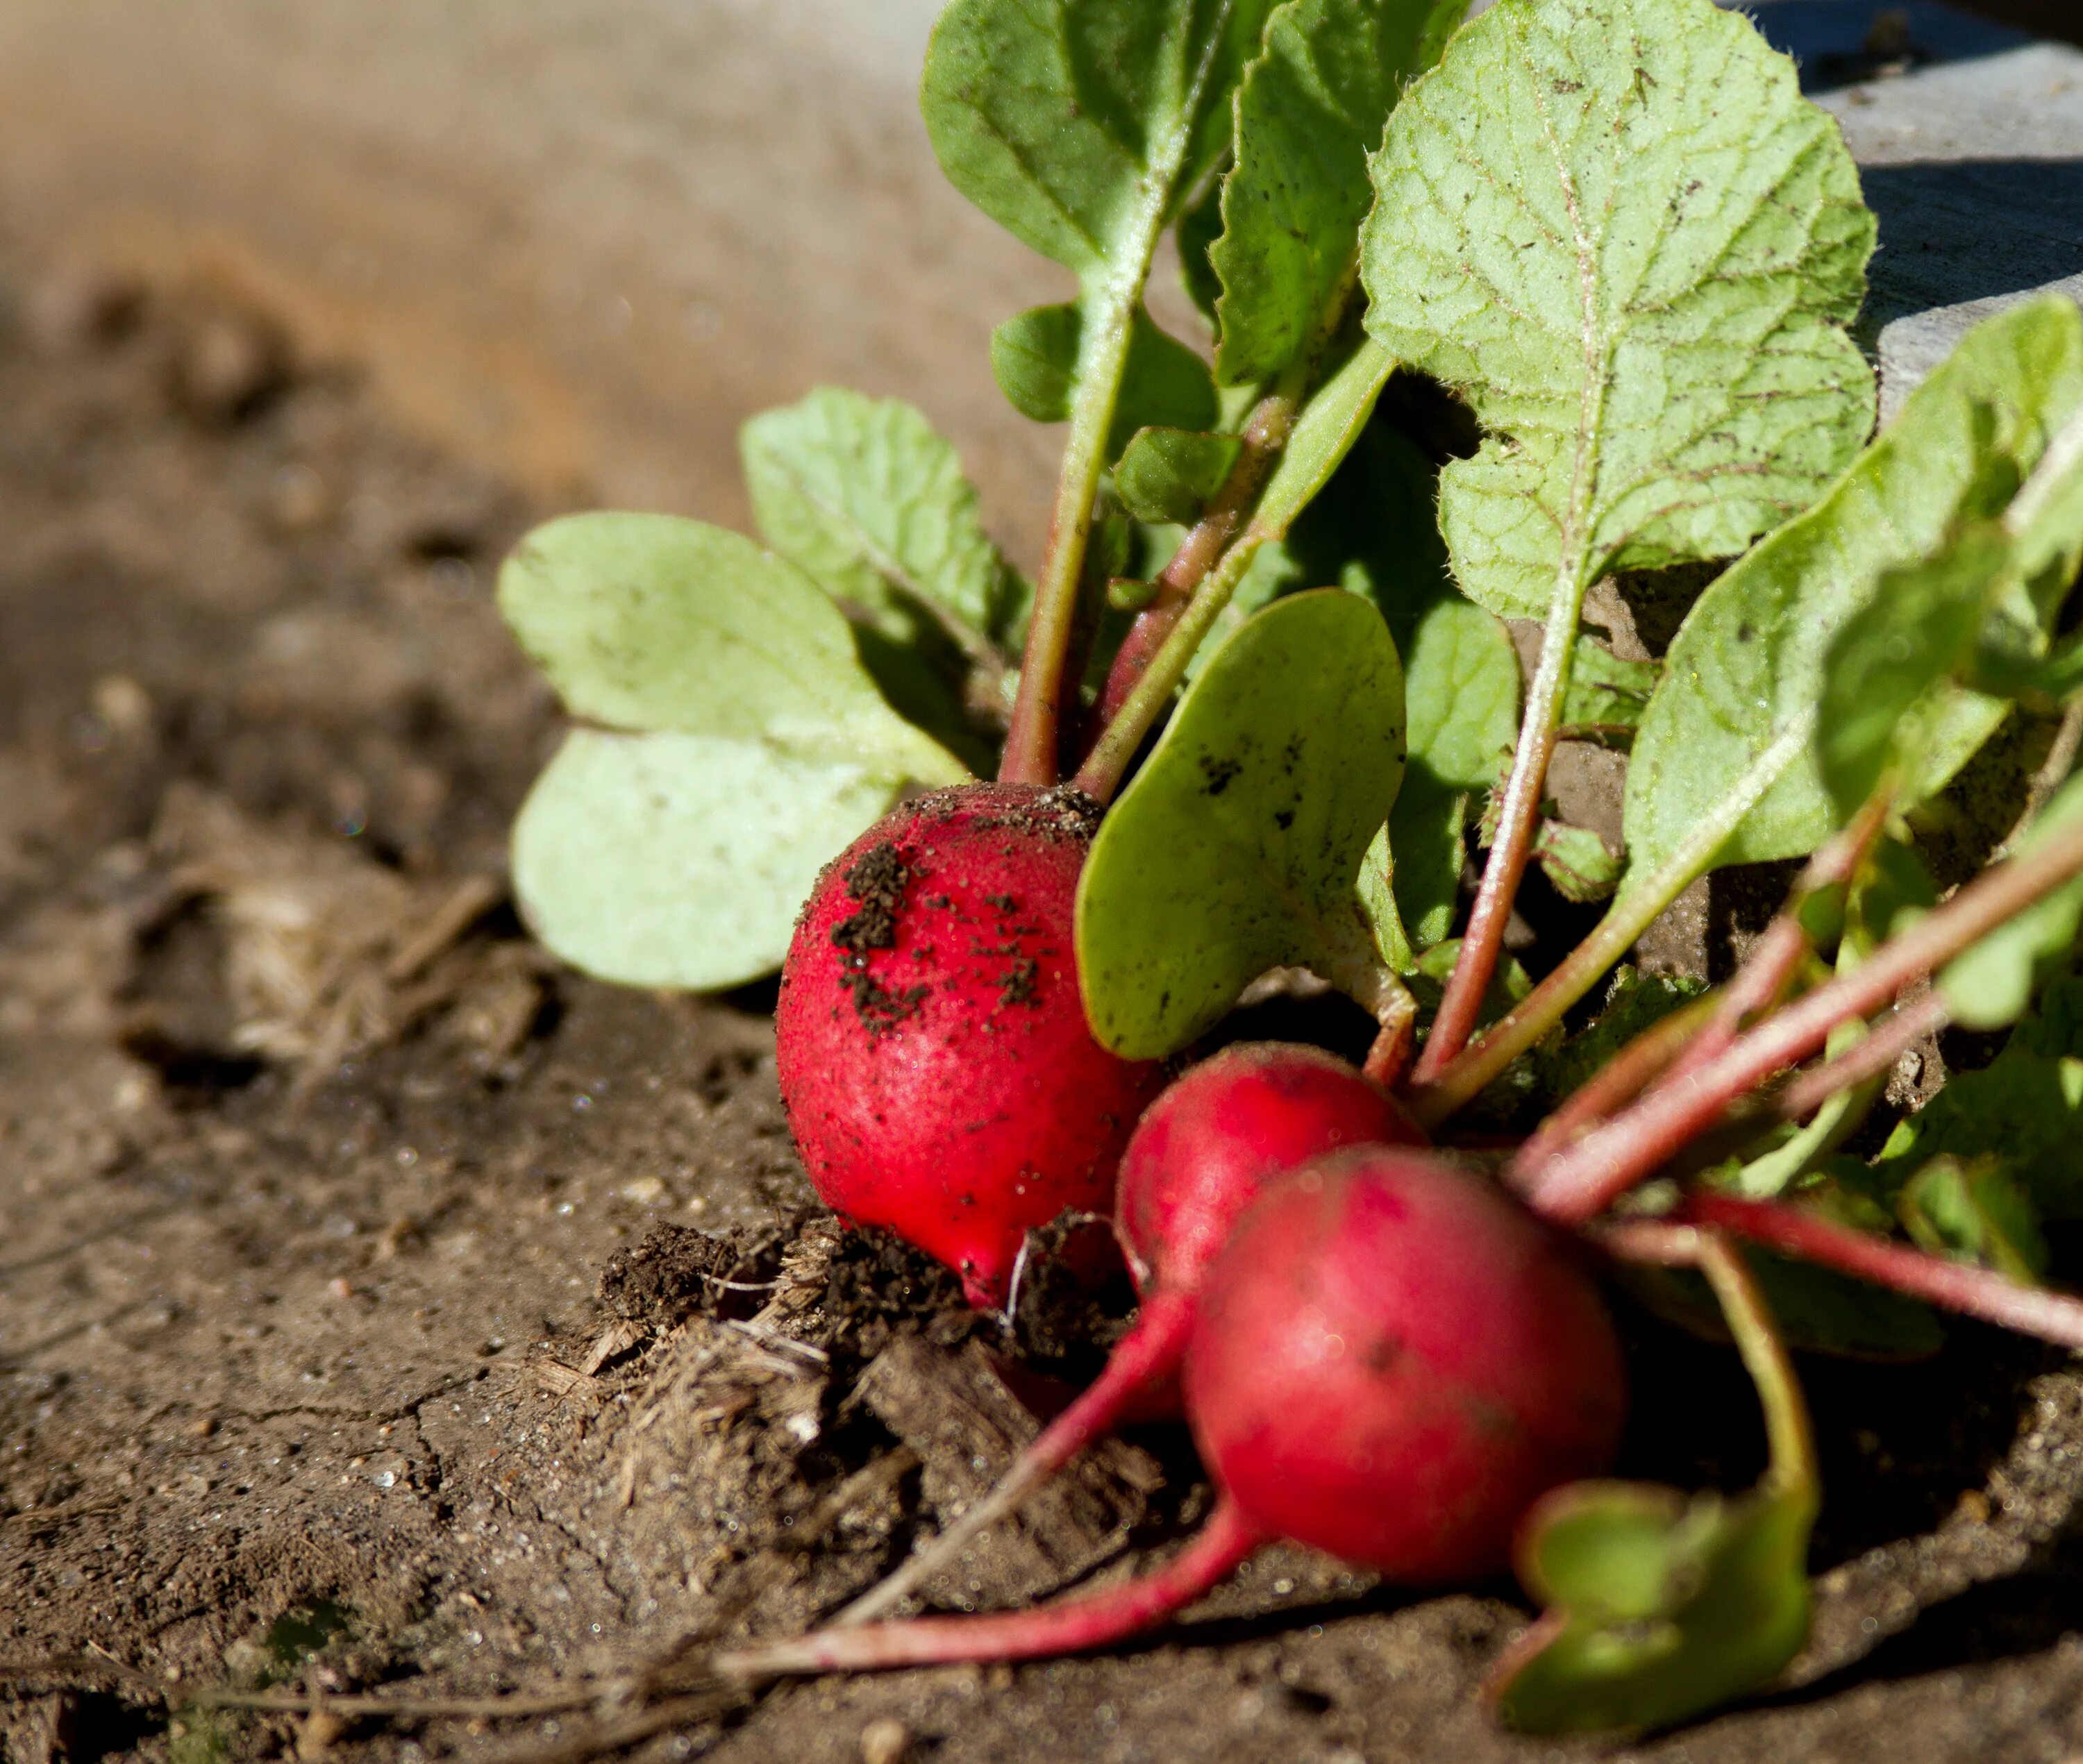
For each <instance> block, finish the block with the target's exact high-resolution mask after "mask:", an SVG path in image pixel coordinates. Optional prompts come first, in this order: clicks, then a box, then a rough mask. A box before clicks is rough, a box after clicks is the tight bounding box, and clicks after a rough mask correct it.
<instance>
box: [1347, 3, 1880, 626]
mask: <svg viewBox="0 0 2083 1764" xmlns="http://www.w3.org/2000/svg"><path fill="white" fill-rule="evenodd" d="M1373 171H1374V181H1375V188H1376V190H1377V192H1379V200H1378V202H1377V203H1376V205H1375V209H1374V212H1373V213H1372V215H1371V217H1370V218H1369V220H1368V222H1367V227H1366V230H1365V233H1364V236H1363V251H1362V260H1363V265H1364V275H1365V280H1366V285H1367V297H1368V301H1369V306H1368V310H1367V327H1368V330H1369V331H1370V332H1371V334H1372V335H1374V337H1375V339H1376V340H1378V341H1379V342H1380V344H1382V346H1383V347H1384V348H1385V349H1387V350H1388V352H1389V353H1390V354H1391V355H1392V356H1395V357H1396V358H1398V359H1399V360H1401V361H1407V362H1409V363H1411V364H1413V365H1416V366H1418V367H1420V368H1422V369H1425V370H1426V372H1428V373H1431V374H1433V375H1434V376H1435V377H1436V378H1439V379H1441V380H1443V381H1445V382H1447V384H1449V385H1451V386H1456V387H1460V388H1462V389H1464V391H1465V393H1466V395H1467V396H1468V399H1470V401H1471V403H1472V404H1473V406H1474V408H1475V411H1476V413H1477V416H1478V417H1479V419H1480V420H1481V422H1482V424H1483V427H1484V428H1485V431H1486V432H1487V433H1486V439H1485V441H1484V444H1483V446H1482V449H1481V452H1480V453H1478V454H1477V456H1476V457H1475V458H1472V459H1468V460H1461V461H1456V462H1454V463H1453V464H1451V465H1450V466H1448V467H1447V471H1446V473H1445V475H1444V477H1443V482H1442V496H1441V515H1442V524H1443V529H1444V530H1445V533H1446V537H1447V545H1448V547H1449V549H1450V551H1451V553H1452V555H1453V559H1454V568H1455V572H1456V575H1457V576H1459V578H1460V582H1461V584H1462V586H1463V588H1464V589H1466V590H1467V592H1468V595H1469V596H1470V597H1471V598H1472V599H1473V600H1475V601H1477V602H1478V603H1479V604H1481V605H1482V606H1487V607H1489V609H1490V610H1492V611H1494V612H1496V613H1498V614H1502V615H1504V616H1507V617H1518V618H1544V617H1545V616H1546V615H1547V614H1548V613H1549V609H1550V606H1551V604H1553V602H1555V601H1556V600H1557V597H1558V595H1560V594H1564V593H1581V592H1582V584H1586V583H1588V582H1589V581H1590V580H1592V579H1593V578H1594V577H1595V576H1596V575H1597V574H1599V572H1602V571H1603V570H1606V569H1609V568H1649V567H1655V566H1659V565H1663V564H1667V563H1675V562H1679V561H1682V560H1684V559H1698V558H1715V557H1726V556H1730V555H1734V553H1736V552H1738V551H1741V550H1742V549H1743V547H1744V546H1745V545H1746V544H1747V543H1748V542H1749V541H1750V540H1751V538H1753V537H1755V536H1756V534H1759V533H1761V532H1764V531H1766V530H1769V529H1770V528H1772V527H1773V526H1775V525H1777V524H1778V523H1780V522H1781V521H1784V520H1785V519H1786V518H1787V517H1789V515H1792V514H1794V513H1798V512H1799V511H1800V510H1801V509H1804V508H1806V506H1807V505H1808V504H1810V502H1812V501H1813V500H1815V497H1816V496H1818V495H1819V493H1820V492H1821V491H1822V490H1823V487H1824V486H1826V485H1827V483H1829V481H1830V480H1831V479H1832V478H1833V477H1834V476H1835V475H1836V474H1837V472H1838V471H1840V470H1841V469H1842V468H1843V466H1844V464H1845V463H1846V462H1847V461H1849V459H1850V458H1851V457H1852V455H1853V454H1854V453H1855V452H1856V451H1857V449H1858V446H1859V445H1860V443H1861V441H1864V440H1865V437H1866V434H1867V433H1868V431H1869V430H1870V428H1871V426H1872V420H1873V409H1874V386H1873V377H1872V374H1871V372H1870V370H1869V369H1868V368H1867V366H1866V365H1865V361H1864V360H1863V358H1862V357H1861V355H1860V353H1859V351H1858V349H1857V347H1856V346H1855V345H1854V344H1853V342H1852V341H1851V340H1850V339H1849V337H1848V336H1847V335H1845V332H1844V326H1845V325H1847V324H1848V323H1849V322H1850V321H1851V319H1853V316H1854V315H1855V314H1857V310H1858V307H1859V303H1860V301H1861V298H1862V296H1863V294H1864V292H1865V262H1866V259H1867V257H1868V255H1870V252H1871V251H1872V249H1873V243H1874V220H1873V217H1872V215H1871V214H1870V213H1869V212H1868V210H1867V209H1866V208H1865V204H1864V203H1863V201H1862V200H1861V198H1860V194H1859V185H1858V177H1857V171H1855V170H1854V168H1853V163H1852V158H1851V155H1850V154H1849V152H1848V151H1847V150H1845V147H1844V142H1843V141H1842V139H1841V138H1840V136H1839V134H1838V132H1837V126H1836V123H1835V122H1834V121H1833V120H1832V119H1831V118H1830V117H1829V116H1827V115H1826V114H1825V113H1823V112H1822V111H1820V110H1819V109H1818V108H1815V106H1814V105H1812V104H1810V103H1808V102H1807V101H1806V99H1803V98H1802V96H1801V94H1800V91H1799V88H1798V83H1797V81H1796V78H1795V74H1794V65H1793V63H1792V62H1791V61H1789V60H1788V59H1787V58H1786V57H1784V56H1781V55H1779V54H1777V53H1775V52H1773V51H1772V49H1769V48H1768V47H1767V45H1766V44H1765V43H1764V40H1763V39H1762V38H1761V37H1760V36H1759V35H1758V33H1757V32H1756V28H1755V27H1753V26H1752V25H1751V23H1750V21H1749V20H1748V19H1745V18H1743V16H1742V15H1739V14H1738V13H1734V12H1730V11H1722V9H1720V8H1719V7H1718V6H1714V5H1713V3H1712V0H1529V3H1520V4H1508V5H1503V6H1494V7H1493V8H1492V9H1491V10H1490V11H1488V12H1486V13H1485V14H1484V15H1483V16H1482V17H1481V18H1480V19H1477V20H1475V21H1474V22H1473V23H1471V24H1469V25H1468V26H1467V27H1465V28H1464V30H1462V31H1461V32H1460V34H1459V35H1458V36H1456V37H1455V39H1454V40H1453V43H1452V44H1451V47H1450V48H1449V49H1448V51H1447V53H1446V55H1445V56H1444V57H1443V58H1442V60H1441V61H1440V63H1439V66H1438V67H1437V68H1436V69H1434V71H1433V72H1432V73H1431V74H1429V75H1428V76H1426V78H1424V79H1423V80H1422V81H1421V82H1419V83H1418V85H1417V86H1415V87H1413V88H1412V90H1411V91H1410V92H1409V95H1408V96H1406V97H1405V99H1404V101H1403V103H1401V104H1400V105H1399V106H1397V108H1396V111H1395V112H1394V113H1393V114H1392V116H1391V118H1390V121H1389V126H1388V136H1387V139H1386V141H1385V142H1384V146H1383V149H1382V151H1381V153H1380V154H1379V155H1378V156H1377V158H1375V161H1374V164H1373Z"/></svg>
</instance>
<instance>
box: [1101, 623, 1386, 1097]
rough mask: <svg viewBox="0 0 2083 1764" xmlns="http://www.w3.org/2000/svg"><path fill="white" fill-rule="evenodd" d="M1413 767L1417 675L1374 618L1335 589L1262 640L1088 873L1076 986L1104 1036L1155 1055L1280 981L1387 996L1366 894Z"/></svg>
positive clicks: (1215, 688)
mask: <svg viewBox="0 0 2083 1764" xmlns="http://www.w3.org/2000/svg"><path fill="white" fill-rule="evenodd" d="M1402 770H1403V676H1402V670H1401V667H1400V666H1399V665H1398V664H1397V660H1396V646H1395V644H1393V643H1392V641H1391V640H1390V639H1389V635H1388V629H1387V627H1385V626H1384V624H1383V623H1382V622H1381V619H1380V616H1379V615H1378V614H1376V613H1375V610H1374V609H1373V608H1372V607H1371V606H1368V605H1367V603H1366V602H1365V601H1362V600H1360V599H1359V598H1358V597H1356V596H1354V595H1351V594H1347V593H1343V592H1341V591H1339V590H1336V589H1329V590H1320V591H1317V592H1316V593H1306V594H1297V595H1294V596H1291V597H1288V598H1287V599H1285V600H1282V601H1276V602H1275V603H1274V605H1273V606H1270V607H1268V608H1267V609H1266V610H1265V611H1264V612H1262V613H1261V614H1258V616H1257V618H1253V620H1252V621H1251V622H1249V624H1247V625H1245V626H1244V628H1243V629H1242V630H1241V631H1239V632H1238V633H1237V634H1236V635H1235V636H1233V637H1232V638H1231V639H1229V641H1228V642H1227V643H1226V644H1223V647H1222V648H1220V649H1219V650H1218V651H1217V652H1215V656H1214V658H1213V659H1212V660H1211V661H1210V663H1209V665H1207V666H1206V668H1205V669H1203V670H1202V673H1201V675H1200V677H1199V678H1198V680H1196V681H1195V682H1194V686H1192V688H1191V689H1190V690H1189V691H1188V692H1187V694H1186V695H1185V698H1184V699H1183V700H1182V701H1181V703H1180V706H1179V708H1178V710H1177V711H1176V712H1175V713H1174V715H1173V716H1172V721H1171V723H1170V724H1169V725H1168V727H1167V728H1166V729H1165V732H1164V736H1162V737H1161V738H1160V741H1159V742H1158V745H1157V746H1156V749H1154V750H1153V751H1152V753H1151V756H1150V758H1149V759H1148V760H1147V762H1145V763H1144V765H1143V769H1142V770H1141V771H1140V772H1139V773H1138V774H1136V777H1135V779H1134V783H1131V784H1130V786H1129V787H1128V789H1127V790H1126V791H1124V792H1123V793H1122V797H1121V800H1119V801H1118V802H1117V803H1116V804H1114V806H1113V810H1112V812H1109V815H1108V816H1107V817H1106V819H1105V821H1104V822H1102V823H1101V827H1100V833H1099V837H1098V838H1097V839H1096V840H1095V841H1094V842H1093V845H1092V855H1091V856H1090V857H1089V858H1088V859H1087V860H1086V863H1085V870H1084V876H1083V877H1082V879H1081V880H1080V884H1079V888H1078V909H1077V935H1078V973H1079V978H1080V984H1081V985H1082V986H1083V987H1084V998H1085V1011H1086V1015H1088V1017H1089V1018H1090V1019H1091V1021H1092V1032H1093V1033H1094V1034H1095V1035H1096V1036H1098V1038H1099V1039H1100V1040H1101V1042H1102V1043H1103V1044H1105V1045H1106V1046H1107V1047H1109V1048H1112V1049H1113V1050H1114V1051H1115V1052H1117V1053H1122V1054H1124V1055H1126V1056H1127V1057H1130V1058H1136V1059H1143V1058H1157V1057H1163V1056H1164V1055H1167V1054H1170V1053H1176V1052H1177V1050H1178V1049H1181V1048H1182V1047H1184V1046H1185V1045H1186V1044H1187V1043H1188V1042H1189V1041H1191V1040H1193V1039H1194V1037H1195V1036H1198V1035H1199V1034H1201V1033H1202V1032H1203V1031H1205V1030H1206V1029H1207V1028H1211V1026H1212V1025H1213V1024H1214V1023H1216V1022H1217V1021H1218V1020H1219V1019H1220V1018H1221V1017H1222V1015H1223V1013H1224V1012H1225V1011H1227V1010H1228V1009H1229V1007H1230V1006H1232V1004H1233V1003H1235V1002H1236V997H1237V994H1239V993H1240V992H1241V991H1242V990H1244V987H1245V986H1246V985H1249V983H1250V982H1251V981H1253V980H1255V979H1257V977H1258V976H1259V975H1261V973H1265V971H1266V969H1270V968H1276V967H1282V966H1291V965H1296V966H1304V967H1309V968H1312V969H1315V970H1316V972H1317V973H1320V974H1322V975H1323V976H1324V977H1325V978H1327V979H1329V980H1331V981H1333V983H1334V984H1337V985H1343V986H1346V987H1347V989H1348V990H1354V991H1355V992H1356V993H1362V992H1364V991H1366V990H1368V988H1370V987H1371V986H1373V985H1375V984H1376V982H1375V981H1374V980H1373V979H1372V978H1371V977H1370V970H1371V954H1370V952H1369V951H1368V948H1367V936H1366V933H1365V931H1364V929H1363V926H1362V925H1361V922H1360V918H1359V912H1358V905H1357V903H1356V901H1355V900H1354V882H1355V880H1356V878H1357V877H1358V874H1359V868H1360V860H1361V858H1362V856H1363V854H1364V853H1365V851H1366V850H1367V844H1368V842H1369V841H1370V840H1371V838H1373V837H1374V835H1375V832H1376V831H1377V829H1380V826H1381V824H1382V822H1383V820H1384V818H1385V817H1386V816H1387V815H1388V809H1389V805H1390V804H1391V803H1392V802H1393V801H1394V800H1395V796H1396V783H1397V781H1398V779H1400V778H1401V774H1402Z"/></svg>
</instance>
